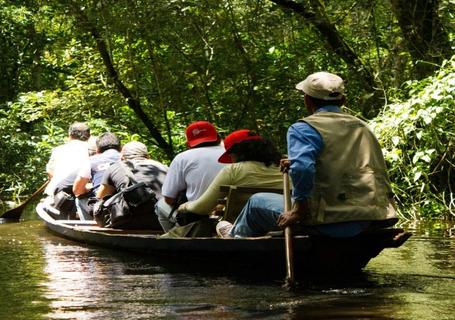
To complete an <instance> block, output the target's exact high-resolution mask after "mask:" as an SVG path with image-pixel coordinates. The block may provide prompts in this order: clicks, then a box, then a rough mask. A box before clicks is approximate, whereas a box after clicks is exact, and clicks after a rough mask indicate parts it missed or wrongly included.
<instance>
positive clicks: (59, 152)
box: [44, 140, 88, 195]
mask: <svg viewBox="0 0 455 320" xmlns="http://www.w3.org/2000/svg"><path fill="white" fill-rule="evenodd" d="M87 160H88V144H87V142H86V141H80V140H70V141H69V142H67V143H65V144H63V145H61V146H58V147H56V148H54V149H53V150H52V154H51V157H50V159H49V162H48V163H47V165H46V171H47V172H48V173H50V174H51V175H52V179H51V181H50V182H49V184H48V185H47V187H46V190H45V191H44V192H45V193H46V194H47V195H53V194H54V190H55V187H56V186H57V185H58V183H59V182H61V181H62V180H63V179H65V178H66V177H67V176H69V175H70V174H73V173H74V172H75V171H76V170H78V168H79V166H80V165H81V163H84V162H86V161H87Z"/></svg>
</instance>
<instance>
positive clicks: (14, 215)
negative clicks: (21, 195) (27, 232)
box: [0, 205, 25, 220]
mask: <svg viewBox="0 0 455 320" xmlns="http://www.w3.org/2000/svg"><path fill="white" fill-rule="evenodd" d="M24 208H25V206H22V205H20V206H19V207H16V208H13V209H10V210H8V211H5V212H4V213H3V214H2V215H1V216H0V218H2V219H8V220H19V219H20V218H21V215H22V212H23V211H24Z"/></svg>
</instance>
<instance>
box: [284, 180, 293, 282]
mask: <svg viewBox="0 0 455 320" xmlns="http://www.w3.org/2000/svg"><path fill="white" fill-rule="evenodd" d="M283 194H284V211H285V212H286V211H289V210H291V191H290V184H289V174H288V173H287V172H284V173H283ZM284 241H285V250H286V283H285V285H286V287H288V288H292V287H293V286H294V285H295V276H294V251H293V248H292V229H291V227H289V226H288V227H286V229H285V230H284Z"/></svg>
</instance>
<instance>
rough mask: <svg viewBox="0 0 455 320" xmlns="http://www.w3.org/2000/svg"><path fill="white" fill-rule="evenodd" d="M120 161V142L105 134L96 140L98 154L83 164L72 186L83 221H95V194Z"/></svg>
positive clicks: (110, 134)
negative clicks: (110, 170) (104, 176)
mask: <svg viewBox="0 0 455 320" xmlns="http://www.w3.org/2000/svg"><path fill="white" fill-rule="evenodd" d="M119 160H120V140H119V138H118V137H117V136H116V135H115V134H113V133H111V132H105V133H103V134H101V135H100V136H99V137H98V138H97V139H96V154H95V155H93V156H91V157H90V158H88V159H87V161H84V162H82V164H81V165H80V167H79V170H78V172H77V174H76V178H75V179H74V182H73V184H72V191H73V194H74V195H75V196H76V197H77V199H76V206H77V212H78V215H79V218H80V219H81V220H92V219H93V212H92V211H93V208H92V207H93V204H94V203H95V202H96V199H94V198H95V194H96V192H97V191H98V188H99V186H100V185H101V180H102V178H103V175H104V172H105V170H106V169H107V168H109V166H110V165H111V164H113V163H115V162H118V161H119Z"/></svg>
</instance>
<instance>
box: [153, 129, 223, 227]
mask: <svg viewBox="0 0 455 320" xmlns="http://www.w3.org/2000/svg"><path fill="white" fill-rule="evenodd" d="M185 135H186V140H187V145H188V147H189V148H190V149H189V150H186V151H183V152H182V153H179V154H178V155H177V156H176V157H175V158H174V159H173V160H172V162H171V164H170V166H169V171H168V174H167V176H166V179H165V181H164V184H163V190H162V191H163V199H162V200H160V201H159V202H158V204H157V209H156V212H157V215H158V219H159V221H160V223H161V226H162V227H163V229H164V231H168V230H169V229H170V228H172V227H173V226H174V225H175V218H174V213H175V212H176V211H175V209H176V208H177V206H178V205H179V204H180V203H179V201H178V200H180V199H182V198H185V200H189V201H194V200H196V199H198V198H199V197H200V196H201V195H202V194H203V193H204V192H205V191H206V189H207V187H208V186H209V185H210V183H211V182H212V181H213V179H214V178H215V176H216V175H217V174H218V172H219V171H220V170H221V169H222V168H223V165H222V164H221V163H218V158H219V157H220V156H221V154H222V153H223V152H224V147H223V146H221V145H220V142H221V139H220V137H219V135H218V133H217V131H216V129H215V127H214V126H213V124H211V123H209V122H207V121H196V122H193V123H191V124H190V125H189V126H188V127H187V128H186V130H185ZM182 194H184V195H185V197H182Z"/></svg>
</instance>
